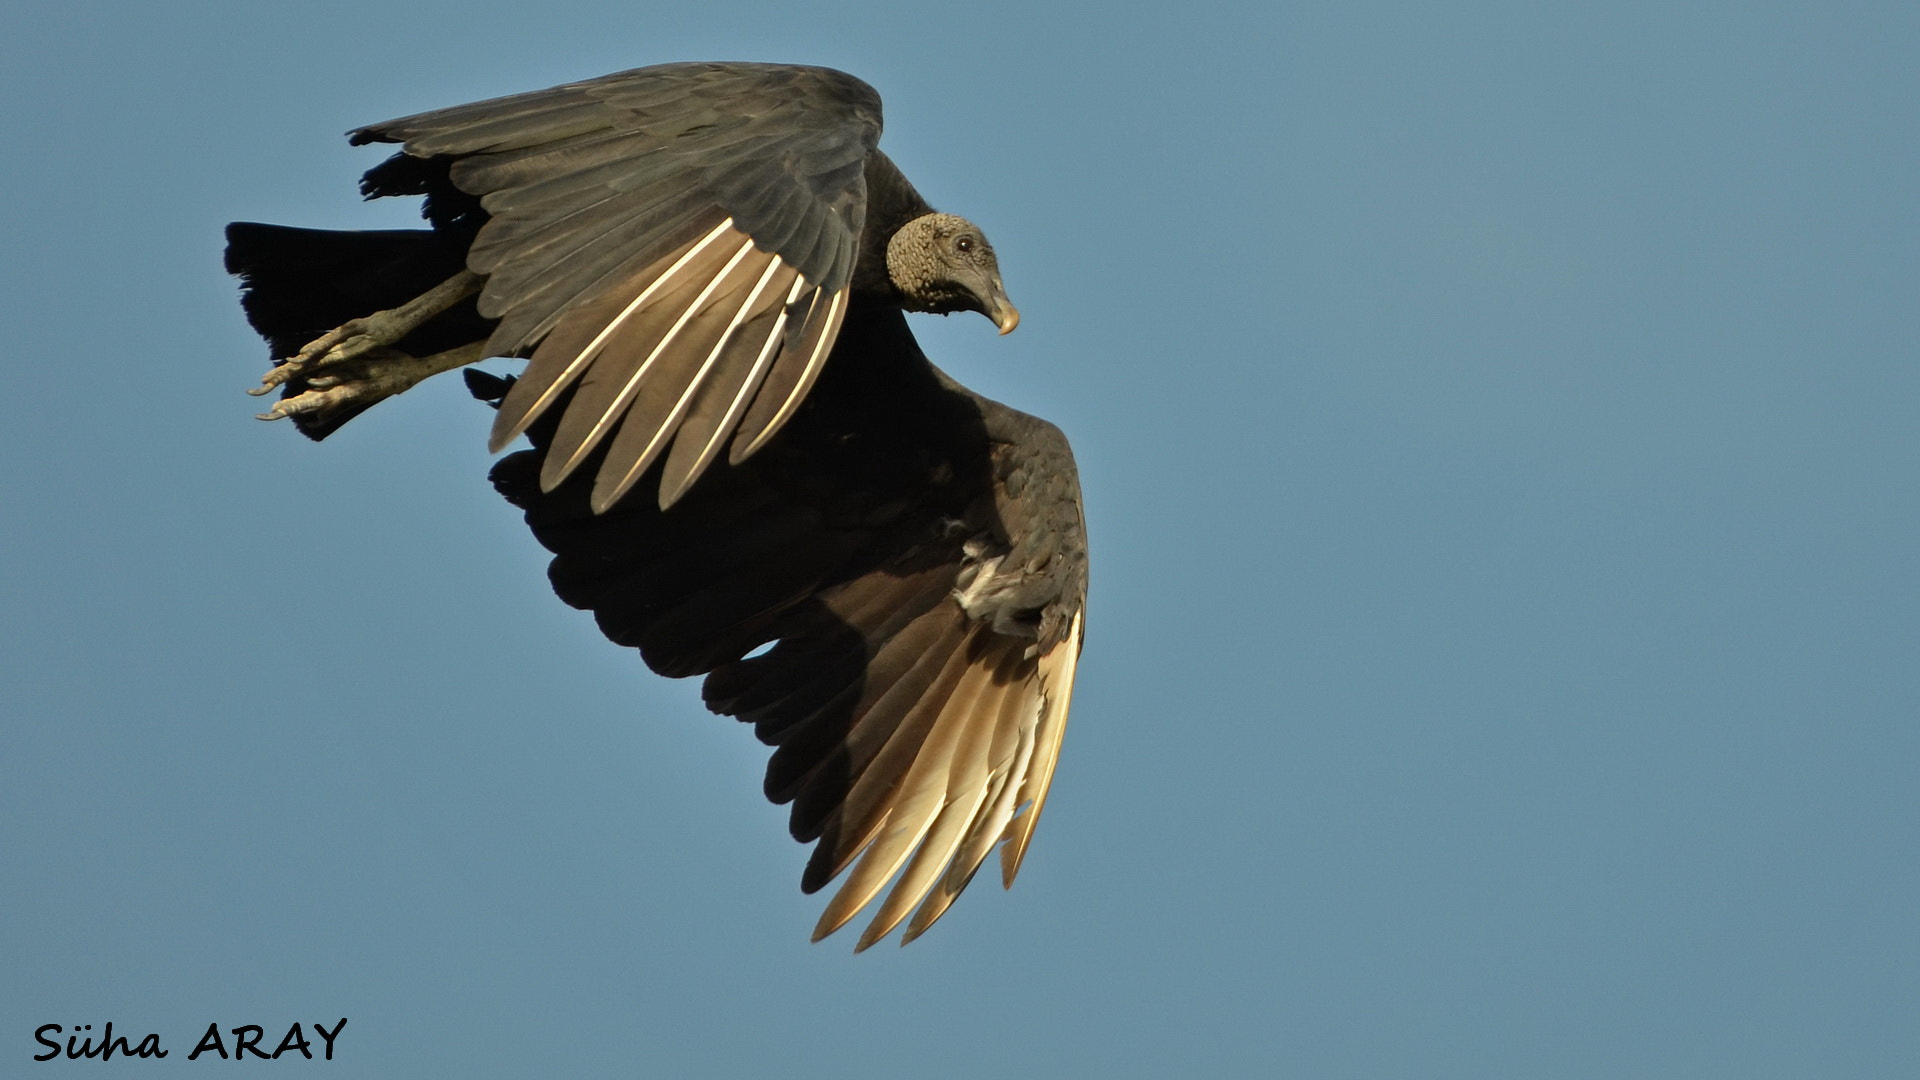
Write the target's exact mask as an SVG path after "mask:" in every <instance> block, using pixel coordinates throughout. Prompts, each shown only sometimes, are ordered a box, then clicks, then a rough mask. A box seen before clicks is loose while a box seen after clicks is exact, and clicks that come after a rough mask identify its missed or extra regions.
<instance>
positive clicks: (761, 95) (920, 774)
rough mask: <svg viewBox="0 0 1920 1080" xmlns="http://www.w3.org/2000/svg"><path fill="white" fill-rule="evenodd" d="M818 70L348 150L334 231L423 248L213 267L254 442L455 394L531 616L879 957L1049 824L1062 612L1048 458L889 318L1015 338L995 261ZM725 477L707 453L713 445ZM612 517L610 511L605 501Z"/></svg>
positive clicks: (600, 87)
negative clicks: (359, 216) (265, 357)
mask: <svg viewBox="0 0 1920 1080" xmlns="http://www.w3.org/2000/svg"><path fill="white" fill-rule="evenodd" d="M879 137H880V99H879V96H878V95H877V94H876V93H875V92H874V90H873V89H872V88H871V87H869V86H868V85H867V84H865V83H863V82H861V81H860V80H858V79H855V78H853V77H852V76H850V75H846V74H843V73H841V72H837V71H831V70H827V69H824V68H815V67H799V66H788V65H775V64H747V63H702V64H665V65H660V66H655V67H647V68H639V69H636V70H633V71H626V72H621V73H619V74H616V75H608V76H605V77H603V78H599V79H592V80H588V81H585V82H578V83H570V84H568V85H565V86H558V87H554V88H552V89H549V90H541V91H537V92H534V93H528V94H520V95H517V96H513V97H505V98H499V99H495V100H491V101H483V102H479V103H477V104H472V105H463V106H458V107H455V108H450V109H442V110H439V111H436V112H429V113H423V114H420V115H418V116H411V117H406V118H404V119H400V120H392V121H389V122H387V123H383V124H373V125H370V126H368V127H363V128H359V129H357V130H355V131H353V132H351V133H350V138H351V139H352V141H353V142H354V143H356V144H358V143H370V142H385V143H398V144H399V146H400V152H399V153H397V154H395V155H394V156H393V157H391V158H389V159H388V160H386V161H385V162H384V163H382V164H380V165H378V166H375V167H374V168H373V169H372V170H371V171H369V172H368V173H367V174H366V176H365V178H364V179H363V180H362V183H361V189H362V191H363V193H364V194H365V195H366V196H367V197H368V198H374V197H378V196H390V195H420V196H424V197H425V204H424V208H423V214H424V216H425V217H426V218H427V219H428V221H429V223H430V224H431V228H429V229H422V230H397V231H367V232H327V231H319V230H308V229H293V228H286V227H281V226H273V225H260V224H253V223H246V222H236V223H235V224H233V225H231V226H229V227H228V230H227V238H228V247H227V269H228V270H229V271H231V272H233V273H236V274H238V275H240V277H241V279H242V284H243V286H244V289H245V293H244V297H243V301H242V302H243V304H244V307H245V309H246V313H247V316H248V319H249V321H250V322H251V323H252V324H253V326H254V328H255V329H256V330H258V331H259V332H260V333H261V335H262V336H264V337H265V338H266V339H267V341H268V343H269V345H270V346H271V347H272V352H273V356H274V357H275V358H276V359H275V366H274V367H273V369H272V370H271V371H270V372H269V373H268V374H267V376H266V377H265V379H264V380H263V385H262V386H261V387H260V388H259V389H258V390H256V391H254V392H255V393H265V392H269V391H271V390H272V389H273V388H275V387H278V388H280V391H281V398H280V400H279V401H278V402H277V403H276V405H275V407H274V409H273V411H272V412H270V413H268V414H266V416H265V417H264V418H267V419H274V418H279V417H290V418H292V420H293V422H294V423H295V425H296V426H298V427H299V428H300V430H301V431H303V432H304V433H306V434H307V435H309V436H311V437H313V438H315V439H321V438H325V437H326V436H327V435H329V434H331V433H332V432H333V431H334V430H336V429H337V428H338V427H339V426H340V425H341V424H344V423H345V422H346V421H348V420H349V419H351V418H352V417H353V416H355V415H357V414H358V413H359V412H361V411H363V410H364V409H366V408H368V407H369V406H371V405H373V404H375V403H377V402H378V401H379V400H381V399H382V398H384V397H387V396H389V395H391V394H393V393H397V392H400V391H402V390H405V389H407V388H408V387H410V386H412V385H414V384H415V383H417V382H419V381H420V380H421V379H424V378H426V377H427V376H429V375H432V374H435V373H438V372H441V371H447V370H452V369H453V368H457V367H463V366H465V365H467V364H470V363H472V362H473V361H475V360H479V359H481V358H483V357H488V356H501V357H525V358H527V359H528V363H527V366H526V370H525V372H524V373H523V374H522V375H520V376H519V377H518V378H517V379H514V378H498V377H495V376H491V375H485V374H481V373H479V372H476V371H472V370H469V371H468V372H467V380H468V385H469V387H470V388H471V389H472V391H473V393H474V396H476V397H478V398H481V399H482V400H485V401H489V402H491V403H492V404H493V405H495V407H496V408H497V409H498V412H497V414H496V415H495V419H494V426H493V439H492V448H493V449H494V450H495V451H499V450H501V449H504V448H505V447H506V446H507V445H508V444H509V443H511V442H513V441H514V440H515V439H516V438H517V437H518V436H521V435H525V436H527V437H528V439H529V441H530V442H531V443H532V449H527V450H521V451H519V452H516V453H513V454H510V455H508V456H507V457H505V458H503V459H501V460H500V461H499V462H498V463H497V464H496V465H495V466H494V469H493V474H492V475H493V482H494V484H495V486H496V487H497V488H498V489H499V491H500V492H501V493H502V494H503V495H505V496H506V498H507V499H509V500H510V501H511V502H513V503H514V504H515V505H516V506H518V507H520V508H521V509H522V510H523V511H525V514H526V520H527V524H528V525H529V526H530V527H531V528H532V530H533V533H534V536H535V537H536V538H537V539H538V540H539V542H540V543H541V544H543V545H545V546H546V547H547V548H548V549H549V550H551V551H552V552H553V556H554V557H553V561H552V564H551V567H550V570H549V576H550V578H551V580H552V583H553V587H554V590H555V592H557V593H558V594H559V596H560V598H561V599H562V600H564V601H566V602H567V603H568V604H571V605H573V606H575V607H578V608H583V609H586V610H589V611H592V612H593V613H594V616H595V618H596V619H597V620H598V622H599V625H600V628H601V630H602V631H604V632H605V634H606V635H607V637H608V638H609V639H611V640H612V641H614V642H615V643H617V644H620V645H625V646H631V647H633V648H636V649H638V650H639V651H640V654H641V656H642V658H643V659H644V660H645V661H646V663H647V664H648V666H650V667H651V668H652V669H653V670H654V671H656V672H659V673H660V674H662V675H667V676H673V677H683V676H690V675H705V676H706V681H705V683H704V687H703V695H704V697H705V700H706V702H707V704H708V706H709V707H710V708H712V709H713V711H715V712H719V713H726V714H731V715H733V716H736V717H738V718H740V719H741V720H743V721H746V722H749V723H751V724H753V725H754V731H755V733H756V734H757V735H758V736H759V738H760V739H761V740H762V741H764V742H765V743H767V744H768V745H770V746H772V747H774V751H773V754H772V758H771V760H770V762H769V764H768V767H767V776H766V794H767V796H768V798H770V799H772V800H773V801H774V802H776V803H788V802H791V803H792V804H793V809H792V815H791V828H792V832H793V835H794V837H795V838H796V839H798V840H800V841H802V842H803V843H804V842H814V843H815V844H816V846H815V848H814V851H813V855H812V857H811V859H810V861H809V862H808V865H807V868H806V871H805V874H804V876H803V879H802V888H803V889H804V890H805V891H807V892H809V893H811V892H814V891H816V890H818V889H820V888H822V887H823V886H825V885H826V884H828V883H829V882H830V881H832V880H834V879H835V878H836V877H838V876H839V875H840V874H841V873H842V872H843V871H847V870H848V868H849V867H851V868H852V869H851V872H850V873H848V874H847V878H846V881H845V883H844V884H843V885H842V886H841V888H840V890H839V892H838V893H837V894H836V895H835V896H834V898H833V899H832V900H831V901H830V902H829V904H828V905H827V908H826V911H825V912H824V913H823V914H822V916H821V918H820V921H819V924H818V926H817V927H816V929H815V933H814V938H815V940H818V939H819V938H821V937H824V936H826V935H827V934H830V933H832V932H834V931H835V930H837V929H839V928H840V927H841V926H842V925H844V924H845V923H846V922H847V921H848V920H850V919H851V918H853V916H854V915H855V914H857V913H858V912H859V911H860V910H861V909H862V908H863V907H865V906H866V905H867V904H868V903H869V902H871V901H872V900H873V899H875V898H876V897H877V896H878V895H879V894H880V891H881V889H882V888H883V887H885V885H886V884H887V882H888V881H889V880H893V881H894V882H895V884H894V886H893V889H892V891H891V892H889V893H887V894H886V898H885V899H884V900H883V901H882V902H881V904H880V906H879V910H878V911H877V913H876V915H875V917H874V919H873V921H872V923H871V924H870V925H869V927H868V928H867V930H866V932H865V933H864V934H863V935H862V937H861V938H860V942H859V945H858V948H862V949H864V948H866V947H867V946H869V945H871V944H873V943H874V942H875V941H877V940H879V939H880V938H882V937H884V936H885V935H886V934H887V933H889V932H890V931H891V930H892V929H893V928H894V927H895V926H897V925H899V923H900V922H901V921H902V920H904V919H906V918H907V917H908V916H909V914H911V915H912V918H911V921H910V922H909V923H908V926H907V930H906V932H905V933H904V934H903V941H902V943H903V944H904V943H905V942H906V941H910V940H912V939H913V938H914V937H917V936H918V935H920V934H921V933H922V932H924V931H925V930H926V929H927V927H928V926H929V925H931V924H932V923H933V922H934V920H936V919H938V918H939V917H940V916H941V914H942V913H944V912H945V911H946V909H947V907H948V905H949V904H951V903H952V901H953V899H954V897H955V896H957V895H958V894H959V892H960V891H961V890H962V889H963V888H965V887H966V885H967V883H968V881H969V880H971V878H972V876H973V874H974V872H975V870H977V869H978V868H979V867H980V865H981V864H982V863H983V862H984V861H985V859H986V857H987V856H988V855H989V854H990V853H991V851H992V850H993V848H994V847H995V845H1000V846H1001V854H1000V861H1001V872H1002V877H1003V879H1004V881H1005V883H1006V884H1007V885H1011V884H1012V883H1013V878H1014V875H1015V873H1016V872H1017V871H1018V869H1019V867H1020V863H1021V860H1022V858H1023V857H1024V856H1025V854H1026V851H1027V846H1028V843H1029V841H1030V839H1031V837H1032V835H1033V828H1034V824H1035V823H1036V822H1037V821H1038V819H1039V817H1040V811H1041V808H1042V807H1043V806H1044V804H1045V802H1046V796H1047V789H1048V786H1049V784H1050V783H1051V780H1052V777H1053V770H1054V764H1055V761H1056V760H1057V755H1058V752H1059V749H1060V739H1061V735H1062V732H1063V731H1064V728H1065V724H1066V719H1067V707H1068V701H1069V698H1070V697H1071V694H1072V689H1073V677H1074V668H1075V663H1076V661H1077V658H1078V656H1079V652H1080V646H1081V637H1082V625H1083V613H1084V608H1085V603H1086V587H1087V569H1086V543H1085V525H1084V521H1083V518H1082V514H1081V507H1080V488H1079V479H1078V476H1077V474H1076V472H1075V469H1074V464H1073V457H1072V454H1071V452H1070V451H1069V449H1068V447H1067V441H1066V438H1065V437H1064V436H1063V435H1062V434H1061V433H1060V431H1059V429H1058V428H1056V427H1054V426H1053V425H1051V424H1049V423H1047V422H1045V421H1043V420H1039V419H1036V418H1034V417H1032V416H1028V415H1026V414H1025V413H1021V412H1017V411H1015V410H1013V409H1010V408H1008V407H1006V406H1005V405H1001V404H999V403H998V402H994V401H989V400H987V399H985V398H983V397H980V396H979V395H977V394H974V393H973V392H971V391H969V390H967V389H966V388H965V387H963V386H961V385H959V384H958V383H956V382H954V381H953V380H952V379H951V378H949V377H948V376H947V375H946V374H945V373H944V372H942V371H940V370H939V369H938V368H936V367H934V366H933V365H932V364H931V363H929V362H928V360H927V358H926V357H925V356H924V355H923V354H922V353H921V351H920V348H919V346H918V345H917V344H916V343H915V341H914V338H913V334H912V333H911V331H910V330H909V329H908V327H907V322H906V317H905V314H904V313H905V312H906V311H932V312H943V313H944V312H952V311H978V312H981V313H983V314H985V315H986V316H988V318H990V319H992V320H993V322H994V323H995V324H996V325H998V326H999V328H1000V331H1001V332H1002V333H1005V332H1007V331H1010V330H1012V329H1013V328H1014V326H1015V324H1016V323H1017V322H1018V321H1019V315H1018V313H1017V312H1016V311H1015V309H1014V307H1013V305H1012V304H1011V303H1010V302H1009V301H1008V299H1007V295H1006V291H1005V289H1004V288H1003V287H1002V284H1001V280H1000V271H999V265H998V262H997V260H996V258H995V256H994V252H993V248H992V247H991V246H990V245H989V244H988V243H987V241H986V238H985V237H984V236H982V235H981V233H980V230H979V229H978V228H976V227H975V226H974V225H972V224H971V223H969V222H967V221H966V220H965V219H962V218H959V217H955V216H953V215H950V214H942V213H937V212H935V211H934V210H933V208H932V207H931V206H929V205H928V204H927V202H926V201H925V200H924V199H922V198H921V197H920V195H919V194H918V193H917V192H916V191H915V190H914V189H913V186H912V185H911V184H909V183H908V182H907V180H906V178H905V177H904V176H902V175H901V173H900V171H899V169H897V168H896V167H895V166H894V165H893V163H892V162H891V161H889V160H888V159H887V157H886V155H884V154H882V153H881V152H880V151H879V150H878V149H877V148H876V144H877V143H878V141H879ZM723 448H724V449H725V450H726V453H725V454H724V455H723V454H722V453H721V451H722V449H723ZM636 488H638V490H634V489H636Z"/></svg>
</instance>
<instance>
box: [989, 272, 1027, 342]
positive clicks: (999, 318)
mask: <svg viewBox="0 0 1920 1080" xmlns="http://www.w3.org/2000/svg"><path fill="white" fill-rule="evenodd" d="M985 299H986V314H987V318H989V319H992V320H993V325H995V326H997V327H999V328H1000V335H1001V336H1002V337H1005V336H1006V335H1008V334H1011V333H1013V328H1014V327H1016V326H1019V325H1020V309H1019V308H1017V307H1014V306H1013V301H1011V300H1009V299H1007V288H1006V286H1004V285H1002V284H1000V279H999V278H997V277H996V278H994V279H993V284H992V285H991V286H990V287H989V288H988V289H987V295H986V298H985Z"/></svg>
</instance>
